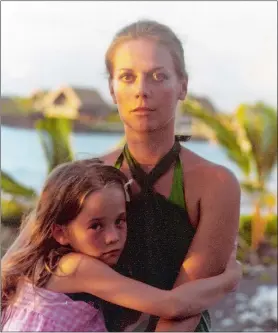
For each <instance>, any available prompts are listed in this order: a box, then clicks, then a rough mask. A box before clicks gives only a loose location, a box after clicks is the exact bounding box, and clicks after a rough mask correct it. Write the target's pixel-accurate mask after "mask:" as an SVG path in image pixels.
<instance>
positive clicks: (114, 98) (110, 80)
mask: <svg viewBox="0 0 278 333" xmlns="http://www.w3.org/2000/svg"><path fill="white" fill-rule="evenodd" d="M109 91H110V95H111V97H112V99H113V102H114V104H117V100H116V96H115V92H114V88H113V79H111V78H109Z"/></svg>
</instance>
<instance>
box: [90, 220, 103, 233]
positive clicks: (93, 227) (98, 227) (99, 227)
mask: <svg viewBox="0 0 278 333" xmlns="http://www.w3.org/2000/svg"><path fill="white" fill-rule="evenodd" d="M101 228H102V225H101V223H99V222H94V223H93V224H92V225H91V226H90V229H93V230H96V231H99V230H100V229H101Z"/></svg>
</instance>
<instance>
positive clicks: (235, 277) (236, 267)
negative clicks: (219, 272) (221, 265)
mask: <svg viewBox="0 0 278 333" xmlns="http://www.w3.org/2000/svg"><path fill="white" fill-rule="evenodd" d="M236 254H237V243H235V246H234V249H233V251H232V253H231V256H230V259H229V261H228V263H227V266H226V269H225V272H224V274H225V275H226V276H227V277H228V278H229V280H230V283H229V284H228V287H227V292H234V291H236V290H237V287H238V285H239V282H240V280H241V278H242V265H241V263H240V262H239V261H238V260H236Z"/></svg>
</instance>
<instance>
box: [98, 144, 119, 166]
mask: <svg viewBox="0 0 278 333" xmlns="http://www.w3.org/2000/svg"><path fill="white" fill-rule="evenodd" d="M121 152H122V149H120V148H119V149H115V150H113V151H111V152H109V153H108V154H105V155H102V156H100V157H99V159H100V160H102V161H103V162H104V164H107V165H114V164H115V162H116V160H117V158H118V157H119V156H120V154H121Z"/></svg>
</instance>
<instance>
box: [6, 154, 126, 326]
mask: <svg viewBox="0 0 278 333" xmlns="http://www.w3.org/2000/svg"><path fill="white" fill-rule="evenodd" d="M126 182H127V178H126V176H125V175H124V174H123V173H122V172H121V171H119V170H118V169H116V168H114V167H112V166H107V165H104V164H103V163H102V162H101V161H100V160H99V159H86V160H80V161H75V162H70V163H65V164H61V165H60V166H58V167H57V168H55V169H54V170H53V171H52V172H51V174H50V175H49V177H48V179H47V180H46V183H45V185H44V187H43V190H42V192H41V194H40V196H39V199H38V202H37V205H36V207H35V209H34V211H33V212H32V213H31V214H29V215H28V217H27V218H25V219H23V221H22V224H21V230H20V233H19V236H18V237H17V239H16V240H15V242H14V243H13V245H12V246H11V247H10V249H9V250H8V252H7V253H6V255H5V256H4V257H3V259H2V260H1V266H2V267H1V280H2V281H1V283H2V285H1V298H2V302H1V310H2V311H3V310H4V309H6V308H7V307H8V306H9V305H10V304H11V303H12V302H13V300H14V299H15V295H16V290H17V286H18V284H19V282H20V280H21V279H22V278H26V279H28V280H29V281H30V282H31V283H32V284H33V285H34V286H37V287H43V286H44V285H45V284H46V283H47V281H48V280H49V278H50V276H51V274H53V270H54V269H55V267H56V266H57V264H58V262H59V260H60V258H61V257H62V256H63V255H65V254H66V253H69V252H71V251H72V249H71V248H70V247H69V246H61V245H60V244H59V243H58V242H57V241H56V240H55V239H54V237H53V235H52V227H53V225H54V224H58V225H68V224H69V223H70V221H72V220H74V219H75V218H76V217H77V216H78V214H79V213H80V211H81V209H82V207H83V204H84V200H85V199H86V197H87V196H88V195H89V194H91V193H93V192H95V191H98V190H101V189H102V188H103V187H104V186H107V185H112V186H120V188H122V189H123V191H125V187H124V185H125V183H126ZM2 325H3V323H2Z"/></svg>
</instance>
